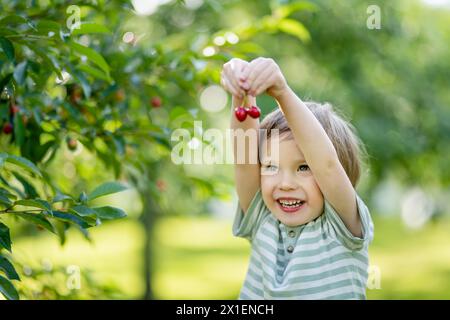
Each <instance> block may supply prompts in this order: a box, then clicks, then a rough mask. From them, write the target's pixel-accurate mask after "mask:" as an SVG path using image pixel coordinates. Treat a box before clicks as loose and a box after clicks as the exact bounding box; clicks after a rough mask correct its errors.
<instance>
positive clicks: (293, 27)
mask: <svg viewBox="0 0 450 320" xmlns="http://www.w3.org/2000/svg"><path fill="white" fill-rule="evenodd" d="M278 29H279V30H280V31H283V32H285V33H289V34H292V35H293V36H296V37H297V38H299V39H300V40H301V41H303V42H308V41H310V40H311V36H310V34H309V31H308V30H307V29H306V28H305V26H304V25H303V24H302V23H300V22H298V21H296V20H292V19H283V20H280V21H279V23H278Z"/></svg>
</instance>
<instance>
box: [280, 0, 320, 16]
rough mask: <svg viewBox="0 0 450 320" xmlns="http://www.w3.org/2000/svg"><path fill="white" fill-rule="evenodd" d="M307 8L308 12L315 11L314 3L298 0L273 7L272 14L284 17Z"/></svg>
mask: <svg viewBox="0 0 450 320" xmlns="http://www.w3.org/2000/svg"><path fill="white" fill-rule="evenodd" d="M301 10H305V11H306V10H307V11H310V12H315V11H317V6H316V5H315V4H314V3H311V2H307V1H298V2H294V3H291V4H288V5H284V6H280V7H278V8H276V9H275V11H274V15H275V16H276V17H278V18H286V17H287V16H289V15H291V14H292V13H294V12H296V11H301Z"/></svg>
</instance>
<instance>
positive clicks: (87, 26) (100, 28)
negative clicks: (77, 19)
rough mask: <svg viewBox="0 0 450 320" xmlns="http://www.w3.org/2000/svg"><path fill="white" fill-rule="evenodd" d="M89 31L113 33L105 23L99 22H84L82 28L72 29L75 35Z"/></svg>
mask: <svg viewBox="0 0 450 320" xmlns="http://www.w3.org/2000/svg"><path fill="white" fill-rule="evenodd" d="M88 33H111V31H110V30H109V29H108V28H107V27H105V26H104V25H101V24H97V23H83V24H81V25H80V28H78V29H74V30H73V31H72V35H74V36H76V35H79V34H88Z"/></svg>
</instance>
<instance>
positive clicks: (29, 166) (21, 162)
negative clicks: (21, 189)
mask: <svg viewBox="0 0 450 320" xmlns="http://www.w3.org/2000/svg"><path fill="white" fill-rule="evenodd" d="M2 154H3V155H4V154H5V153H0V155H2ZM6 155H7V156H6V157H5V161H6V162H9V163H13V164H15V165H17V166H19V167H21V168H22V169H25V170H28V171H31V172H33V173H35V174H36V175H37V176H39V177H42V174H41V172H40V171H39V169H38V168H37V167H36V166H35V164H34V163H33V162H31V161H30V160H28V159H26V158H23V157H19V156H15V155H12V154H6Z"/></svg>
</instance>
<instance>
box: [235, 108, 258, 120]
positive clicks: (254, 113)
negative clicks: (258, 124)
mask: <svg viewBox="0 0 450 320" xmlns="http://www.w3.org/2000/svg"><path fill="white" fill-rule="evenodd" d="M234 114H235V115H236V118H237V119H238V120H239V121H240V122H242V121H244V120H245V119H246V118H247V115H249V116H250V117H252V118H253V119H257V118H259V116H260V115H261V110H260V109H259V108H258V107H257V106H251V107H250V108H244V107H237V108H235V109H234Z"/></svg>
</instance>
